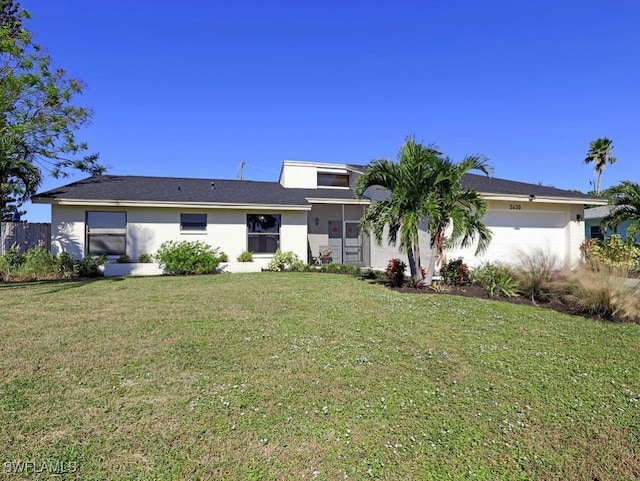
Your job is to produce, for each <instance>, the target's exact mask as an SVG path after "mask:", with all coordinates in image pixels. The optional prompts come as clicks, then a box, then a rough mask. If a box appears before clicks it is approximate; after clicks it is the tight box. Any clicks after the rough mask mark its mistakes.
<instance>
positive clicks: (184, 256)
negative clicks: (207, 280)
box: [155, 241, 221, 275]
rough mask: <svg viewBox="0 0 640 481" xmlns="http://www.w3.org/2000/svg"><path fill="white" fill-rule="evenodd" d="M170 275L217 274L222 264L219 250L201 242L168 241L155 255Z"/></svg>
mask: <svg viewBox="0 0 640 481" xmlns="http://www.w3.org/2000/svg"><path fill="white" fill-rule="evenodd" d="M155 258H156V260H157V261H158V263H159V264H160V267H161V268H162V269H164V270H165V271H166V272H167V273H168V274H178V275H193V274H210V273H212V272H215V270H216V269H217V268H218V265H219V264H220V262H221V261H220V255H219V254H218V249H213V248H212V247H211V246H210V245H208V244H205V243H203V242H200V241H194V242H189V241H180V242H177V241H166V242H163V243H162V244H161V245H160V248H159V249H158V252H157V253H156V255H155Z"/></svg>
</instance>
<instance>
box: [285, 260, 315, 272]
mask: <svg viewBox="0 0 640 481" xmlns="http://www.w3.org/2000/svg"><path fill="white" fill-rule="evenodd" d="M288 270H290V271H293V272H311V271H312V270H314V269H313V267H312V266H310V265H309V264H307V263H306V262H304V261H296V262H294V263H293V264H291V265H290V266H289V269H288Z"/></svg>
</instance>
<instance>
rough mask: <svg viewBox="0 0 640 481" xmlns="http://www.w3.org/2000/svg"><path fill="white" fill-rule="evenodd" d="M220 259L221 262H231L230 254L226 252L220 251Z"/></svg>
mask: <svg viewBox="0 0 640 481" xmlns="http://www.w3.org/2000/svg"><path fill="white" fill-rule="evenodd" d="M218 259H219V260H220V262H229V256H228V255H227V253H226V252H220V254H218Z"/></svg>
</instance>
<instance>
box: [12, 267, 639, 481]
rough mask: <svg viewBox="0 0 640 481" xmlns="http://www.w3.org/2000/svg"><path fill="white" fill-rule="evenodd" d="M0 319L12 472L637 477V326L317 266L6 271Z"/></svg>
mask: <svg viewBox="0 0 640 481" xmlns="http://www.w3.org/2000/svg"><path fill="white" fill-rule="evenodd" d="M0 316H1V326H2V328H1V332H2V337H1V338H0V345H1V348H0V374H1V378H0V415H1V423H2V429H1V430H0V448H2V449H1V453H2V457H3V459H2V462H3V476H6V477H7V478H6V479H54V478H53V476H52V474H62V476H57V477H55V479H83V480H89V479H95V480H103V479H149V480H155V479H176V480H187V479H229V480H246V479H274V480H289V479H316V480H324V479H327V480H334V479H335V480H338V479H353V480H360V479H389V480H396V479H397V480H410V479H416V480H446V479H485V480H495V479H509V480H516V479H532V480H537V479H573V480H580V479H584V480H594V479H598V480H622V479H638V478H640V325H638V324H608V323H603V322H597V321H593V320H587V319H583V318H580V317H571V316H566V315H562V314H558V313H556V312H553V311H550V310H545V309H541V308H535V307H528V306H518V305H514V304H508V303H500V302H495V301H490V300H486V301H483V300H477V299H467V298H461V297H454V296H445V295H435V294H428V295H410V294H405V295H401V294H397V293H395V292H392V291H389V290H388V289H386V288H384V287H382V286H380V285H371V284H369V283H367V282H366V281H362V280H359V279H356V278H351V277H346V276H337V275H322V274H311V273H286V274H278V273H262V274H252V275H249V274H247V275H241V274H226V275H219V276H203V277H192V278H185V277H160V278H127V279H124V280H122V279H101V280H95V281H76V282H62V283H41V284H31V285H24V284H23V285H8V284H4V285H3V284H0ZM25 463H26V464H25Z"/></svg>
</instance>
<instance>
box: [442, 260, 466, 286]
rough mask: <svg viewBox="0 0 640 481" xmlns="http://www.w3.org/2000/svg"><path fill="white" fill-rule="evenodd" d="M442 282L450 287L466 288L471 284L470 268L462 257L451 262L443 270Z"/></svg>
mask: <svg viewBox="0 0 640 481" xmlns="http://www.w3.org/2000/svg"><path fill="white" fill-rule="evenodd" d="M441 273H442V280H443V281H444V282H445V284H448V285H450V286H464V285H467V284H468V283H469V267H468V266H467V264H465V263H464V262H463V261H462V257H460V258H458V259H454V260H451V261H449V262H448V263H447V265H445V266H444V267H443V268H442V271H441Z"/></svg>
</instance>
